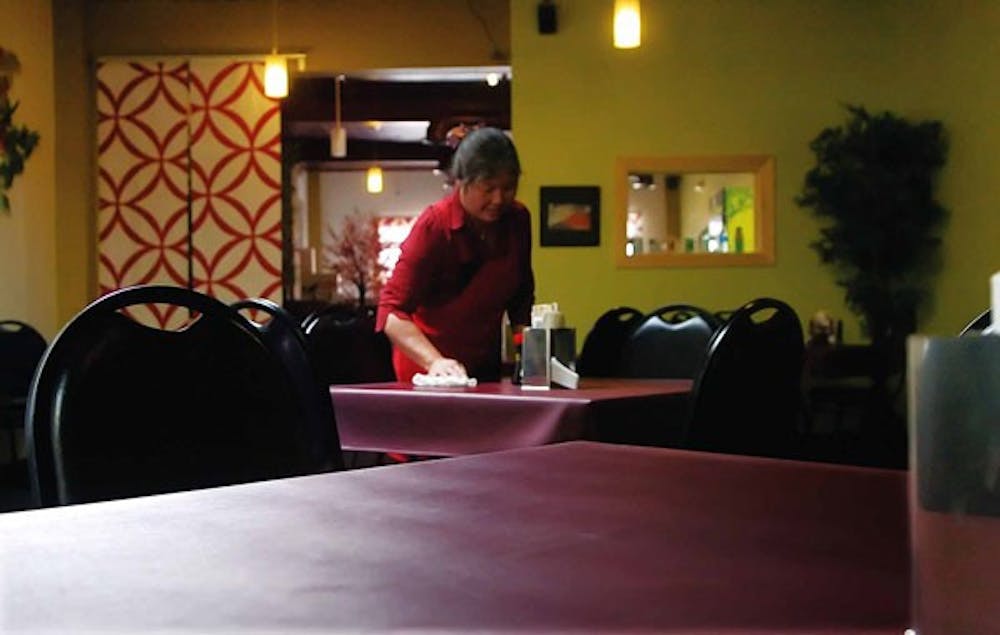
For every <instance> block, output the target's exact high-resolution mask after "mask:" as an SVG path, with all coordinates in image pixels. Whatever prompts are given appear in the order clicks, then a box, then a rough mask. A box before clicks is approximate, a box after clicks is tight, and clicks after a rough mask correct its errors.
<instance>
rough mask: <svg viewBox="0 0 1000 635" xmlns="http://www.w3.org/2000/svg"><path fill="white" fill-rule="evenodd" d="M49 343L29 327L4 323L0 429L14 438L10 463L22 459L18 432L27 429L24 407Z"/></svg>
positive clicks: (0, 354) (1, 333)
mask: <svg viewBox="0 0 1000 635" xmlns="http://www.w3.org/2000/svg"><path fill="white" fill-rule="evenodd" d="M47 346H48V343H47V342H46V341H45V338H44V337H43V336H42V334H41V333H39V332H38V331H37V330H35V328H34V327H32V326H31V325H29V324H26V323H24V322H20V321H18V320H0V427H2V428H3V429H4V430H6V431H7V433H8V436H9V439H10V460H11V462H12V463H13V462H15V461H16V460H17V456H18V444H17V433H18V431H19V430H23V429H24V408H25V404H26V402H27V399H28V391H29V389H30V388H31V378H32V377H33V376H34V375H35V369H36V368H38V362H39V361H41V359H42V355H44V354H45V349H46V347H47Z"/></svg>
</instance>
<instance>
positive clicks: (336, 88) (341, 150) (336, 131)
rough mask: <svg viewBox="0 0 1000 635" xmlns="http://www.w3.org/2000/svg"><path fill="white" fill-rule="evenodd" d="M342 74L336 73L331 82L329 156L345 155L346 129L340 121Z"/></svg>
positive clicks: (338, 156) (340, 156)
mask: <svg viewBox="0 0 1000 635" xmlns="http://www.w3.org/2000/svg"><path fill="white" fill-rule="evenodd" d="M343 81H344V76H343V75H337V79H336V80H334V83H333V128H331V129H330V156H332V157H337V158H343V157H346V156H347V130H346V129H344V126H343V125H341V122H340V84H341V82H343Z"/></svg>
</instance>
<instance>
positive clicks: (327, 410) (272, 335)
mask: <svg viewBox="0 0 1000 635" xmlns="http://www.w3.org/2000/svg"><path fill="white" fill-rule="evenodd" d="M230 306H232V307H233V308H234V309H236V310H238V311H241V312H250V313H251V315H250V319H251V323H252V324H254V326H256V327H257V328H258V330H259V331H260V334H261V337H263V339H264V341H265V342H266V343H267V345H268V346H269V347H270V348H271V351H272V352H273V353H274V354H275V355H277V357H278V358H279V359H280V360H281V361H282V363H283V364H284V366H285V370H286V371H287V372H288V374H289V378H290V379H291V382H292V386H294V388H295V390H296V392H297V393H298V397H299V400H300V401H301V402H302V405H303V408H304V409H305V416H306V425H308V426H309V428H310V430H309V437H310V438H312V439H315V440H316V444H315V445H314V446H313V447H310V448H309V450H310V451H311V452H312V454H313V457H312V462H313V464H315V465H317V466H320V467H322V468H325V469H327V470H330V471H333V470H341V469H343V467H344V461H343V455H342V453H341V449H340V438H339V436H338V434H337V421H336V417H335V415H334V412H333V401H332V400H331V399H330V392H329V390H328V388H327V386H326V385H325V384H322V383H321V382H320V381H319V377H318V375H317V372H316V368H315V365H314V364H313V361H312V359H311V357H310V354H309V344H308V342H307V341H306V336H305V333H303V331H302V328H301V327H300V326H299V324H298V322H296V320H295V318H294V317H292V315H291V314H290V313H288V311H286V310H285V309H283V308H282V307H281V306H279V305H278V304H275V303H274V302H272V301H271V300H267V299H264V298H250V299H247V300H241V301H239V302H235V303H233V304H232V305H230ZM244 314H245V313H244ZM256 314H261V315H256Z"/></svg>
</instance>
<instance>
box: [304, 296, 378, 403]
mask: <svg viewBox="0 0 1000 635" xmlns="http://www.w3.org/2000/svg"><path fill="white" fill-rule="evenodd" d="M302 330H303V331H304V332H305V335H306V341H307V342H308V344H309V352H310V354H311V356H312V359H313V363H314V364H315V366H316V370H317V374H318V376H319V380H320V382H321V383H322V384H323V385H326V386H329V385H331V384H356V383H370V382H383V381H395V379H396V373H395V371H394V370H393V367H392V345H391V344H390V343H389V338H388V337H386V335H385V333H382V332H378V333H376V332H375V316H374V313H373V311H371V310H363V311H356V310H349V311H345V310H344V309H343V307H338V306H332V307H328V308H327V309H324V310H322V311H319V312H317V313H314V314H313V315H310V316H309V317H307V318H306V319H305V320H303V322H302Z"/></svg>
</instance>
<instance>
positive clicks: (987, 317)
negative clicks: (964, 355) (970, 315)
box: [959, 309, 993, 335]
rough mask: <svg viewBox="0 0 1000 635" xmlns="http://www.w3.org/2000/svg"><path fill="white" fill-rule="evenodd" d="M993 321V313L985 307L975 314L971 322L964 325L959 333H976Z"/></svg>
mask: <svg viewBox="0 0 1000 635" xmlns="http://www.w3.org/2000/svg"><path fill="white" fill-rule="evenodd" d="M992 322H993V313H992V311H990V309H986V310H985V311H983V312H982V313H980V314H979V315H977V316H976V317H975V318H974V319H973V320H972V321H971V322H969V323H968V324H966V325H965V328H963V329H962V330H961V331H960V332H959V335H978V334H979V333H981V332H982V331H983V330H984V329H985V328H986V327H988V326H989V325H990V324H992Z"/></svg>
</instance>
